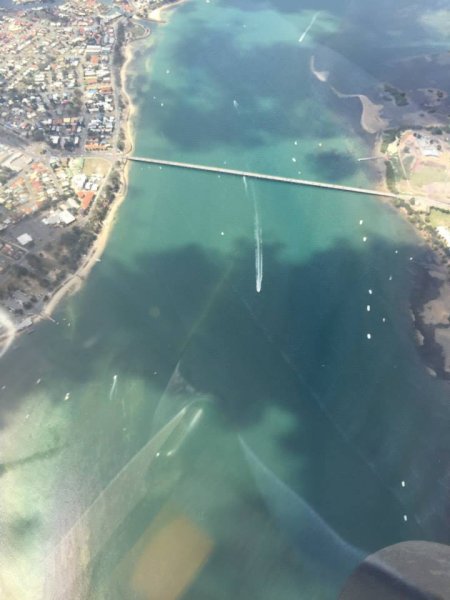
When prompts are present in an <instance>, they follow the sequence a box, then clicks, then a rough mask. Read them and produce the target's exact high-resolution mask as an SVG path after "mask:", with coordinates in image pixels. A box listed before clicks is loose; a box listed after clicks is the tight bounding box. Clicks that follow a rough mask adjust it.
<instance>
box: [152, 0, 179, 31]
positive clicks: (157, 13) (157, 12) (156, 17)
mask: <svg viewBox="0 0 450 600" xmlns="http://www.w3.org/2000/svg"><path fill="white" fill-rule="evenodd" d="M185 2H186V0H175V2H169V3H168V4H163V6H158V8H154V9H153V10H152V11H150V14H149V16H148V17H147V19H146V20H147V21H151V22H153V23H159V24H160V25H164V24H165V23H167V21H166V20H165V19H164V18H163V16H162V13H164V12H166V11H167V10H168V9H170V8H174V7H175V6H178V5H179V4H184V3H185Z"/></svg>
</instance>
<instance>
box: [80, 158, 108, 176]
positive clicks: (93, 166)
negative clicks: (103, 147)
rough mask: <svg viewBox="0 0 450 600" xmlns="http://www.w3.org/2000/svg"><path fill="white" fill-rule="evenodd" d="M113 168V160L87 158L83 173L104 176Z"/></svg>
mask: <svg viewBox="0 0 450 600" xmlns="http://www.w3.org/2000/svg"><path fill="white" fill-rule="evenodd" d="M110 168H111V162H110V161H109V160H107V159H106V158H86V159H85V160H84V166H83V173H84V174H85V175H87V176H88V177H89V176H90V175H101V176H102V177H104V176H105V175H107V174H108V172H109V170H110Z"/></svg>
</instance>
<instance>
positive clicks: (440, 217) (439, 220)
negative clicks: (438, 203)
mask: <svg viewBox="0 0 450 600" xmlns="http://www.w3.org/2000/svg"><path fill="white" fill-rule="evenodd" d="M430 224H431V225H432V226H433V227H439V226H440V225H443V226H444V227H449V228H450V212H444V211H443V210H439V209H437V208H432V209H431V211H430Z"/></svg>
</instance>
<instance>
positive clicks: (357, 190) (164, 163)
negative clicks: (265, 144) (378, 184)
mask: <svg viewBox="0 0 450 600" xmlns="http://www.w3.org/2000/svg"><path fill="white" fill-rule="evenodd" d="M126 158H127V159H128V160H131V161H133V162H137V163H147V164H150V165H159V166H162V167H177V168H180V169H188V170H191V171H205V172H207V173H218V174H220V175H232V176H235V177H247V178H249V179H261V180H264V181H276V182H279V183H289V184H293V185H304V186H309V187H315V188H323V189H327V190H338V191H342V192H351V193H354V194H365V195H369V196H383V197H385V198H399V196H400V195H399V194H392V193H391V192H382V191H378V190H370V189H366V188H359V187H352V186H349V185H339V184H337V183H325V182H322V181H310V180H308V179H297V178H295V177H281V176H279V175H266V174H264V173H254V172H252V171H239V170H237V169H225V168H223V167H210V166H207V165H197V164H191V163H184V162H176V161H174V160H161V159H159V158H145V157H142V156H128V157H126Z"/></svg>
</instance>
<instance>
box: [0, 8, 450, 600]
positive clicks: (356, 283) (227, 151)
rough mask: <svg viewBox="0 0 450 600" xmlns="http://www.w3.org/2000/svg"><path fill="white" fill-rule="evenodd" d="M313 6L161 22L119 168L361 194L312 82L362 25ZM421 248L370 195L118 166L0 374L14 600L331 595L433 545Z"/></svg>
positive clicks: (341, 123) (440, 506)
mask: <svg viewBox="0 0 450 600" xmlns="http://www.w3.org/2000/svg"><path fill="white" fill-rule="evenodd" d="M323 4H324V6H323V7H322V6H319V7H318V8H317V9H316V8H315V7H310V6H309V3H308V2H306V1H305V2H304V3H303V5H304V8H305V10H300V8H299V7H298V6H297V3H295V6H296V8H295V10H294V9H293V8H292V7H293V4H292V3H289V2H288V1H285V2H284V3H283V2H281V0H280V2H279V3H278V4H277V3H276V2H275V0H274V1H273V2H265V3H262V2H261V3H249V2H244V1H242V2H239V1H238V0H235V1H234V2H226V3H225V2H223V3H218V2H211V3H203V2H194V1H193V2H189V3H186V4H185V5H183V6H180V7H178V8H177V9H176V11H174V12H173V13H172V15H171V19H170V24H169V25H167V26H164V27H160V28H159V29H158V30H157V31H156V32H155V36H154V37H155V39H154V44H153V45H152V47H151V48H148V49H146V48H145V47H142V48H141V49H140V56H139V57H138V58H137V59H136V61H135V64H134V65H133V71H134V74H133V75H132V76H131V77H130V87H131V92H132V93H133V95H134V96H135V98H136V102H137V105H138V109H139V111H138V117H137V123H136V125H137V139H136V154H138V155H144V156H145V155H147V156H160V157H162V158H167V159H173V160H185V161H188V162H195V161H198V162H201V163H207V164H216V165H222V164H225V163H226V165H227V166H229V167H231V168H233V167H235V168H245V169H248V170H255V171H263V172H270V173H276V174H282V175H287V176H295V175H296V174H298V171H301V176H304V177H305V178H311V179H315V178H317V179H321V180H328V181H335V182H340V183H353V184H355V183H356V184H360V185H371V184H373V175H372V174H371V173H370V172H369V171H368V170H367V171H364V170H363V168H362V167H361V165H360V164H358V163H357V161H356V158H357V157H359V156H362V155H365V153H367V151H368V150H369V149H370V141H371V140H370V138H368V137H366V136H365V135H364V134H362V133H361V132H360V131H359V116H358V114H355V110H356V105H351V109H350V110H349V107H346V106H342V104H340V103H341V102H342V101H341V100H338V99H337V98H336V97H335V96H333V95H332V94H329V93H328V91H327V89H326V88H325V89H324V88H323V86H322V85H321V84H320V83H319V82H318V81H317V80H316V79H315V78H314V77H313V76H312V75H311V74H310V71H309V60H310V56H311V54H312V53H316V52H322V56H327V57H329V56H333V57H335V58H334V59H333V60H335V64H336V69H337V70H339V68H341V69H342V70H343V71H345V69H344V67H343V65H348V64H349V61H350V59H351V47H349V45H347V46H345V48H343V47H342V45H345V44H344V42H343V39H342V37H340V34H341V35H343V34H342V32H343V31H344V32H345V27H348V26H349V24H348V22H349V23H353V24H354V22H357V16H354V19H355V21H351V20H350V16H351V15H352V13H350V16H349V13H348V11H347V8H348V7H347V6H346V5H345V3H342V4H337V5H336V4H335V3H328V5H326V3H323ZM319 9H320V10H321V13H320V14H319V16H318V17H317V19H316V22H315V23H314V25H313V27H312V28H311V30H310V31H309V32H308V34H307V35H306V37H305V39H304V41H303V43H302V44H299V42H298V39H299V36H300V35H301V33H302V32H304V31H305V29H306V28H307V26H308V24H309V23H310V22H311V19H312V17H313V16H314V14H315V13H316V12H317V10H319ZM347 21H348V22H347ZM327 40H328V42H327ZM357 41H358V40H357V39H356V42H357ZM356 42H355V43H356ZM403 43H405V44H406V42H405V41H404V40H403ZM422 43H423V44H424V45H426V43H428V40H427V39H425V38H424V39H423V40H422ZM327 44H328V45H327ZM357 45H358V44H356V46H357ZM324 49H325V50H324ZM344 50H345V51H344ZM337 56H338V57H339V58H336V57H337ZM344 57H345V58H344ZM371 60H372V61H373V58H372V59H371ZM355 61H356V58H355ZM357 62H358V65H357V66H355V70H354V73H355V75H354V79H353V80H352V78H351V76H350V74H349V73H348V72H347V75H346V76H347V83H348V85H350V84H352V85H353V86H354V88H355V89H353V88H349V90H348V91H351V92H352V91H355V92H358V91H361V86H366V87H365V88H364V89H368V88H369V87H370V86H371V85H373V84H374V81H376V76H375V74H374V73H375V72H376V71H377V69H379V67H377V68H375V67H374V68H373V69H369V68H368V66H367V64H366V63H368V62H370V61H368V59H367V60H366V61H364V60H363V59H362V57H361V56H360V54H359V53H358V56H357ZM346 91H347V90H346ZM161 103H162V104H163V106H161ZM354 109H355V110H354ZM296 142H297V143H296ZM293 158H295V159H296V162H293V160H292V159H293ZM364 168H366V167H364ZM360 221H362V224H360ZM364 238H366V241H364ZM422 256H423V249H421V248H420V247H419V246H418V243H417V239H416V237H415V236H414V234H413V232H412V230H411V229H410V228H409V226H408V225H407V224H406V223H405V222H404V221H403V220H401V219H400V218H399V217H398V216H397V215H396V214H395V213H394V212H393V211H392V210H391V209H390V208H389V207H388V206H386V205H384V204H382V203H381V202H378V201H376V200H374V199H371V198H365V197H358V196H352V195H350V194H345V193H341V192H330V191H325V190H313V189H307V188H297V187H290V186H286V185H280V184H274V183H263V182H256V181H250V180H249V181H247V182H244V181H242V180H241V179H239V178H225V177H218V176H217V175H213V174H211V175H210V174H199V173H190V172H185V171H177V170H171V169H168V168H164V169H160V168H158V167H151V166H144V165H133V167H132V169H131V177H130V189H129V192H128V196H127V199H126V201H125V202H124V204H123V205H122V207H121V209H120V213H119V218H118V221H117V224H116V226H115V228H114V231H113V234H112V236H111V239H110V242H109V244H108V247H107V250H106V252H105V254H104V256H103V258H102V261H101V262H100V263H99V264H97V265H96V266H95V268H94V270H93V272H92V274H91V276H90V278H89V280H88V281H87V283H86V285H85V287H84V288H83V290H82V292H80V293H79V294H77V295H76V296H74V297H72V298H70V299H68V300H67V301H65V302H64V303H63V305H62V306H61V308H60V309H59V310H58V312H57V315H56V319H57V321H58V323H59V325H56V324H54V323H45V324H42V325H40V326H39V327H37V329H36V331H35V333H34V334H33V335H32V336H23V337H22V338H20V339H19V340H18V341H17V342H16V343H15V347H14V348H13V349H12V350H11V351H10V352H9V353H8V354H7V355H6V357H5V358H4V359H3V360H2V362H1V364H0V376H1V380H2V382H4V383H2V385H5V386H6V388H5V389H3V390H2V391H1V394H2V396H1V397H2V407H3V410H2V426H3V429H2V437H1V443H2V456H3V457H4V458H3V461H4V465H5V469H4V471H3V475H2V490H1V492H0V496H1V506H2V507H3V508H2V511H3V517H4V518H3V519H2V529H3V531H4V539H5V540H6V549H7V550H6V551H5V552H3V551H2V555H1V560H2V571H3V573H5V575H6V576H5V578H4V580H5V583H4V586H6V588H5V589H6V590H7V591H8V593H9V595H10V597H23V598H28V597H29V598H35V597H45V598H47V597H57V598H59V597H61V598H62V597H64V598H67V597H77V598H78V597H87V598H93V599H97V598H98V599H100V598H114V599H116V598H117V599H121V598H124V599H125V598H141V597H145V598H147V597H148V598H153V597H162V596H161V595H159V596H158V595H157V592H156V591H155V590H158V589H159V588H158V585H161V586H162V587H163V588H164V589H165V590H168V589H170V590H173V589H174V590H175V591H171V592H170V593H169V592H167V597H170V598H172V597H173V598H175V597H181V595H182V594H184V595H183V597H185V598H196V599H199V598H205V599H206V598H208V599H210V598H218V599H222V598H223V599H228V598H231V597H235V598H245V599H248V598H255V599H256V598H258V599H263V600H265V599H272V598H280V597H282V598H287V599H289V598H305V599H309V598H318V599H322V598H323V599H328V598H330V599H331V598H335V597H336V595H337V593H338V591H339V589H340V586H341V585H342V583H343V581H344V580H345V578H346V577H347V576H348V574H349V573H350V572H351V570H352V569H353V568H354V567H355V566H356V564H357V563H358V562H359V560H361V559H362V558H364V557H365V556H366V555H367V554H369V553H371V552H373V551H374V550H377V549H379V548H381V547H383V546H386V545H388V544H392V543H395V542H398V541H402V540H407V539H434V540H439V541H447V539H448V528H446V526H445V518H446V504H445V503H446V482H445V473H446V469H447V461H448V458H447V456H448V452H447V450H448V439H447V438H448V436H447V434H446V422H447V419H448V410H447V408H446V407H445V398H446V396H445V388H444V387H443V385H442V384H441V383H440V382H439V381H437V380H436V379H433V378H431V377H430V376H429V375H428V373H427V371H426V369H425V367H424V365H423V364H422V363H421V361H420V359H419V356H418V353H417V349H416V345H415V341H414V332H413V329H412V324H411V319H410V316H409V312H408V308H409V298H410V292H411V288H412V285H413V283H414V273H415V265H416V263H417V262H420V260H421V258H422ZM411 259H412V260H411ZM259 286H260V288H261V289H260V292H259V293H258V292H257V287H259ZM367 305H370V311H368V310H367ZM367 334H370V339H368V337H367ZM38 380H41V381H40V383H39V384H37V383H36V382H37V381H38ZM67 393H69V394H70V398H69V399H68V400H67V401H65V400H64V397H65V395H66V394H67ZM402 481H405V482H406V487H402V485H401V482H402ZM404 515H406V516H407V520H406V521H405V519H404ZM61 539H62V540H63V541H62V542H61ZM68 548H70V551H69V550H68ZM158 557H159V560H160V561H161V563H162V565H160V564H159V563H158ZM44 573H46V574H47V577H46V578H45V579H46V580H45V581H44V577H43V574H44ZM23 581H26V582H27V586H26V590H25V589H24V587H23V586H22V582H23ZM18 590H19V591H20V593H19V591H18ZM39 593H41V596H39ZM13 594H17V596H14V595H13ZM52 594H53V595H52ZM152 594H153V595H152Z"/></svg>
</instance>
